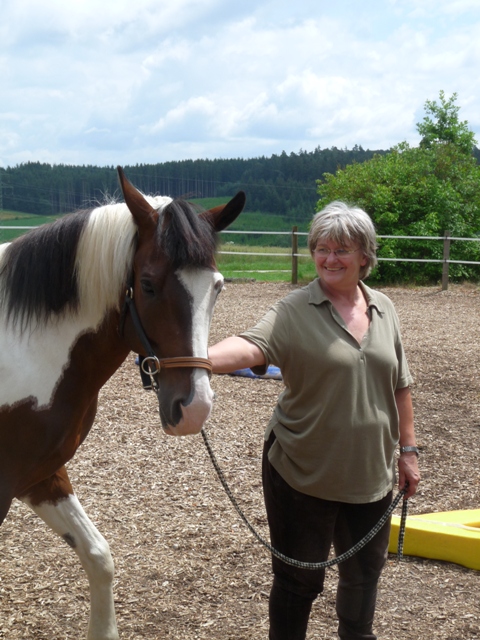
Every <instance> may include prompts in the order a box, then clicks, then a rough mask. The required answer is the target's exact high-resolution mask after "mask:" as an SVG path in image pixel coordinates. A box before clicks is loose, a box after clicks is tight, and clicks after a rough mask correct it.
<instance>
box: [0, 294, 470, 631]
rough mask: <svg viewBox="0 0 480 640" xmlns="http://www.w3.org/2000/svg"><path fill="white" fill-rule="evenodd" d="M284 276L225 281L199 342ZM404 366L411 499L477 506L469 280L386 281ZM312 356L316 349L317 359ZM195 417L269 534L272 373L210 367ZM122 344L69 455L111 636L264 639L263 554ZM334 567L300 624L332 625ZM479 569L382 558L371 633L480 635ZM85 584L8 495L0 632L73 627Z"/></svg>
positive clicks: (242, 315)
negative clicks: (161, 415)
mask: <svg viewBox="0 0 480 640" xmlns="http://www.w3.org/2000/svg"><path fill="white" fill-rule="evenodd" d="M290 289H291V286H290V285H288V284H263V283H229V284H227V287H226V289H225V291H224V293H223V294H222V295H221V296H220V299H219V302H218V305H217V308H216V311H215V315H214V321H213V325H212V330H211V342H212V343H213V342H215V341H218V340H220V339H221V338H223V337H226V336H228V335H231V334H233V333H238V332H239V331H241V330H242V329H244V328H247V327H249V326H251V325H252V324H253V323H254V322H255V321H256V320H257V319H259V318H260V317H261V315H262V314H263V313H264V311H266V310H267V309H268V308H269V307H270V306H271V305H272V304H273V303H274V302H275V301H276V300H278V299H279V298H281V297H283V296H284V295H285V294H286V293H287V292H288V291H289V290H290ZM385 292H386V293H387V294H388V295H389V296H390V297H391V298H392V299H393V301H394V303H395V305H396V308H397V311H398V314H399V316H400V320H401V325H402V331H403V336H404V342H405V347H406V351H407V356H408V359H409V363H410V367H411V370H412V373H413V375H414V377H415V386H414V388H413V393H414V403H415V412H416V426H417V432H418V441H419V445H420V448H421V450H422V456H421V469H422V474H423V481H422V483H421V489H420V491H419V493H418V495H417V496H416V497H415V498H414V499H413V500H411V501H410V512H411V513H428V512H432V511H445V510H453V509H478V508H480V469H479V450H480V383H479V362H480V339H479V338H480V329H479V323H480V313H479V311H480V289H479V288H478V287H476V286H473V285H472V286H452V287H451V288H450V290H449V291H446V292H441V291H440V290H439V289H438V288H418V289H417V288H390V289H385ZM319 366H321V363H319ZM212 385H213V387H214V389H215V392H216V403H215V407H214V411H213V414H212V417H211V418H210V420H209V422H208V425H207V431H208V433H209V437H210V440H211V442H212V446H213V448H214V450H215V452H216V455H217V457H218V459H219V461H220V463H221V465H222V467H223V469H224V473H225V476H226V478H227V480H228V482H229V483H230V485H231V487H232V490H233V491H234V492H235V494H236V495H237V496H238V500H239V502H240V503H241V505H242V507H243V509H244V510H245V512H246V514H247V515H248V517H249V518H250V520H251V522H252V523H253V524H254V525H255V526H256V527H257V528H258V530H259V531H260V532H261V533H262V535H264V536H265V537H268V531H267V527H266V521H265V512H264V507H263V501H262V493H261V481H260V458H261V450H262V440H263V429H264V427H265V424H266V423H267V421H268V418H269V416H270V413H271V411H272V408H273V406H274V404H275V400H276V398H277V395H278V393H279V392H280V390H281V388H282V383H281V382H278V381H265V380H252V379H246V378H239V377H236V378H235V377H230V376H214V378H213V380H212ZM157 416H158V411H157V406H156V400H155V398H154V396H153V395H152V394H151V393H147V392H144V391H143V390H142V389H141V386H140V379H139V376H138V370H137V367H136V366H135V364H134V361H133V357H130V358H129V359H128V361H127V362H126V363H125V365H124V366H123V367H122V368H121V369H120V370H119V371H118V372H117V374H116V375H115V376H114V377H113V378H112V379H111V380H110V381H109V382H108V384H107V385H106V386H105V387H104V389H103V390H102V392H101V397H100V406H99V411H98V416H97V420H96V423H95V425H94V427H93V429H92V432H91V434H90V435H89V437H88V438H87V440H86V442H85V444H84V445H83V446H82V447H81V449H80V450H79V452H78V454H77V456H76V457H75V459H74V460H73V461H72V462H71V463H70V464H69V473H70V475H71V478H72V480H73V484H74V486H75V489H76V492H77V495H78V497H79V499H80V500H81V502H82V503H83V506H84V507H85V509H86V511H87V512H88V514H89V515H90V517H91V518H92V520H93V521H94V522H95V523H96V524H97V526H98V528H99V529H100V531H101V532H102V533H103V534H104V535H105V537H106V538H107V540H108V541H109V543H110V547H111V550H112V553H113V556H114V559H115V564H116V576H115V600H116V609H117V615H118V626H119V630H120V635H121V638H122V639H123V640H140V639H145V640H157V639H163V638H165V639H170V640H204V639H209V640H212V639H213V640H230V639H231V640H234V639H235V640H260V639H262V640H264V639H266V638H267V636H268V631H267V629H268V622H267V604H268V592H269V589H270V580H271V576H270V560H269V555H268V552H267V551H266V550H264V549H263V548H262V547H261V546H260V545H259V543H258V542H257V541H256V540H255V539H254V538H253V536H252V534H251V533H250V532H249V531H248V529H246V527H245V525H244V524H243V522H242V521H241V520H240V519H239V517H238V515H237V514H236V512H235V511H234V509H233V507H232V506H231V504H230V502H229V501H228V498H227V496H226V494H225V493H224V491H223V489H222V487H221V485H220V483H219V481H218V479H217V477H216V474H215V472H214V469H213V467H212V464H211V462H210V459H209V458H208V455H207V453H206V450H205V447H204V445H203V441H202V439H201V436H193V437H189V438H184V439H176V438H172V437H167V436H165V435H164V434H163V432H162V430H161V428H160V426H159V421H158V417H157ZM336 578H337V572H336V570H335V569H330V570H328V572H327V580H326V588H325V592H324V594H323V595H322V596H321V597H320V598H319V599H318V600H317V601H316V603H315V605H314V609H313V613H312V617H311V622H310V626H309V631H308V639H309V640H313V639H314V638H315V639H329V640H330V639H334V638H336V620H335V609H334V606H335V586H336ZM479 594H480V572H478V571H473V570H469V569H466V568H463V567H461V566H458V565H454V564H448V563H444V562H438V561H432V560H425V559H422V558H407V559H405V560H404V561H402V562H398V561H397V560H396V558H395V557H391V558H389V560H388V563H387V566H386V569H385V571H384V574H383V577H382V580H381V584H380V591H379V599H378V607H377V615H376V623H375V629H376V632H377V634H378V637H379V639H380V640H407V639H411V640H473V639H480V599H479ZM88 609H89V602H88V587H87V581H86V578H85V574H84V572H83V570H82V569H81V568H80V567H79V565H78V563H77V560H76V556H75V555H74V554H73V553H72V551H71V550H70V548H69V547H68V546H67V545H66V544H64V543H63V542H62V541H60V540H58V539H56V537H55V535H54V534H53V533H52V532H50V531H49V530H48V529H47V528H46V526H45V525H44V524H43V523H42V522H41V521H40V520H38V518H36V516H34V515H33V514H32V513H31V512H29V510H28V509H27V508H26V507H25V506H24V505H22V504H20V503H18V502H16V503H15V504H14V505H13V507H12V509H11V511H10V513H9V514H8V517H7V519H6V521H5V523H4V525H3V526H2V528H1V529H0V639H2V640H20V639H22V640H24V639H26V640H80V639H82V638H84V637H85V636H86V627H87V622H88Z"/></svg>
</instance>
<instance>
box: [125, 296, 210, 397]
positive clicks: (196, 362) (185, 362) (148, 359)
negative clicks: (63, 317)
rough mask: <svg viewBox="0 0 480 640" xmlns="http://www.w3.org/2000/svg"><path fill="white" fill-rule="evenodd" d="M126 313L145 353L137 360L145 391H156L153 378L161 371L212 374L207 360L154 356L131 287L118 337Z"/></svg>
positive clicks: (156, 386) (155, 382)
mask: <svg viewBox="0 0 480 640" xmlns="http://www.w3.org/2000/svg"><path fill="white" fill-rule="evenodd" d="M127 311H129V312H130V315H131V317H132V321H133V326H134V327H135V331H136V332H137V335H138V337H139V338H140V342H141V343H142V345H143V348H144V349H145V351H146V352H147V355H146V356H140V358H139V364H140V372H141V374H142V380H143V386H144V388H145V389H153V390H154V391H158V383H157V381H156V379H155V376H156V375H157V374H159V373H160V371H161V370H162V369H176V368H184V367H191V368H194V369H207V371H208V372H209V373H211V372H212V361H211V360H208V359H207V358H197V357H195V356H180V357H176V358H158V357H157V356H156V355H155V352H154V350H153V348H152V345H151V344H150V341H149V339H148V338H147V334H146V333H145V331H144V329H143V326H142V322H141V320H140V316H139V315H138V311H137V308H136V307H135V301H134V299H133V286H129V287H128V288H127V290H126V292H125V301H124V304H123V309H122V314H121V316H120V326H119V333H120V335H123V329H124V326H125V318H126V315H127ZM148 380H150V384H148Z"/></svg>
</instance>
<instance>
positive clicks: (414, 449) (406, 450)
mask: <svg viewBox="0 0 480 640" xmlns="http://www.w3.org/2000/svg"><path fill="white" fill-rule="evenodd" d="M409 452H412V453H414V454H415V455H416V456H417V458H418V454H419V451H418V447H400V453H409Z"/></svg>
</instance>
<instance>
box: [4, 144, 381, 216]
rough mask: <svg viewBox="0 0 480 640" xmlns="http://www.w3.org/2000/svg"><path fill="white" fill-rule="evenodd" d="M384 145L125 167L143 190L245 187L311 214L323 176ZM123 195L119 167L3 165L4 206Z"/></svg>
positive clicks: (264, 202) (219, 191)
mask: <svg viewBox="0 0 480 640" xmlns="http://www.w3.org/2000/svg"><path fill="white" fill-rule="evenodd" d="M384 153H386V152H385V151H381V150H378V151H370V150H364V149H363V148H362V147H361V146H357V145H355V146H354V147H353V148H352V149H351V150H348V149H337V148H336V147H332V148H331V149H320V147H318V148H317V149H315V150H314V151H311V152H310V151H303V150H300V151H299V152H298V153H290V154H287V153H286V152H283V153H281V154H280V155H272V156H271V157H264V156H262V157H259V158H250V159H243V158H234V159H216V160H183V161H178V162H163V163H158V164H137V165H134V166H125V167H123V168H124V170H125V173H126V175H127V177H128V178H129V179H130V181H131V182H132V183H133V184H134V185H135V186H136V187H137V188H138V189H140V190H141V191H142V192H143V193H146V194H160V195H168V196H171V197H173V198H176V197H184V198H186V199H196V198H211V197H223V196H225V200H227V199H228V198H229V197H231V196H233V195H234V194H235V193H236V192H237V191H239V190H240V189H243V190H244V191H245V192H246V193H247V207H246V210H247V211H250V212H255V211H261V212H262V213H272V214H276V215H281V216H284V217H285V218H286V219H288V220H292V221H295V222H301V221H306V220H309V219H310V218H311V215H312V212H313V211H314V210H315V206H316V202H317V200H318V194H317V186H316V181H317V180H319V179H321V178H322V176H323V174H324V173H335V172H336V171H337V170H338V169H343V168H345V167H346V166H347V165H350V164H352V163H355V162H357V163H362V162H365V161H366V160H370V159H371V158H372V157H373V156H374V155H375V154H384ZM115 197H119V189H118V179H117V172H116V169H115V167H96V166H70V165H62V164H60V165H53V166H52V165H50V164H44V163H40V162H27V163H24V164H20V165H18V166H15V167H7V168H6V169H4V168H0V209H5V210H10V211H22V212H26V213H32V214H38V215H55V214H58V213H67V212H70V211H75V210H77V209H82V208H88V207H92V206H95V205H97V204H98V203H102V202H105V201H106V200H109V199H112V198H115Z"/></svg>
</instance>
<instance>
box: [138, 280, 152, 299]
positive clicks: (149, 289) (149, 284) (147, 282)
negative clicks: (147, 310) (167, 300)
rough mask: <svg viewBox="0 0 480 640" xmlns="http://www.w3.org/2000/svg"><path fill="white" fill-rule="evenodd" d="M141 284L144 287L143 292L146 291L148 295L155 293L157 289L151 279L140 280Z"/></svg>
mask: <svg viewBox="0 0 480 640" xmlns="http://www.w3.org/2000/svg"><path fill="white" fill-rule="evenodd" d="M140 286H141V287H142V291H143V293H146V294H147V296H153V295H155V290H154V288H153V286H152V282H151V281H150V280H144V279H142V280H140Z"/></svg>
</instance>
